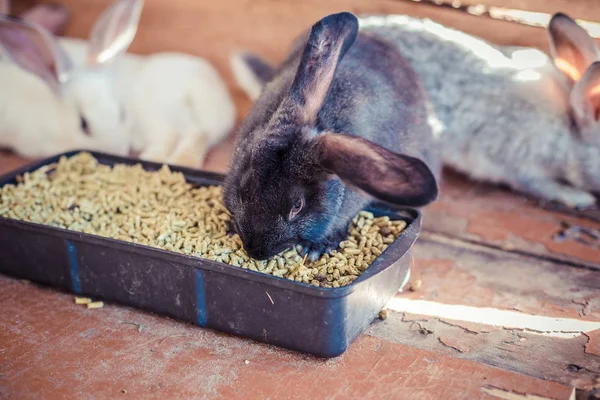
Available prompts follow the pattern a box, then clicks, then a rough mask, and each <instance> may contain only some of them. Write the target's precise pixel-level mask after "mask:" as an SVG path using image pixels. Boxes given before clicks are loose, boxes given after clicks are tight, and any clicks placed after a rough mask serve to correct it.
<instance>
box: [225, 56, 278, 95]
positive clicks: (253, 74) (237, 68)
mask: <svg viewBox="0 0 600 400" xmlns="http://www.w3.org/2000/svg"><path fill="white" fill-rule="evenodd" d="M230 63H231V70H232V72H233V75H234V77H235V80H236V81H237V84H238V85H239V86H240V87H241V88H242V89H243V90H244V92H246V95H247V96H248V97H249V98H250V99H251V100H256V99H257V98H258V96H259V95H260V93H261V92H262V89H263V87H264V86H265V85H266V84H267V82H269V81H270V80H271V79H273V76H274V75H275V69H274V68H273V66H272V65H271V64H269V63H268V62H267V61H265V60H263V59H262V58H261V57H259V56H257V55H255V54H252V53H247V52H237V53H234V54H233V55H232V56H231V59H230Z"/></svg>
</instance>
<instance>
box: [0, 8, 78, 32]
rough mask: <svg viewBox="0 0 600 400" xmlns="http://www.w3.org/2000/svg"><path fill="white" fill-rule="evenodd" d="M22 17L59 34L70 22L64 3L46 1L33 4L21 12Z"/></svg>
mask: <svg viewBox="0 0 600 400" xmlns="http://www.w3.org/2000/svg"><path fill="white" fill-rule="evenodd" d="M1 1H2V0H0V2H1ZM20 17H21V18H22V19H23V20H25V21H27V22H29V23H31V24H37V25H39V26H41V27H42V28H44V29H46V30H47V31H48V32H50V33H52V34H54V35H57V34H59V33H60V32H62V31H63V29H64V28H65V26H66V25H67V23H68V22H69V19H70V14H69V10H67V7H65V6H63V5H62V4H58V3H46V4H38V5H36V6H33V7H32V8H30V9H29V10H27V11H25V12H24V13H23V14H21V15H20Z"/></svg>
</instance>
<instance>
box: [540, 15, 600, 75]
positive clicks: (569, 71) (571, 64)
mask: <svg viewBox="0 0 600 400" xmlns="http://www.w3.org/2000/svg"><path fill="white" fill-rule="evenodd" d="M548 33H549V35H550V45H551V50H552V58H553V59H554V64H555V65H556V67H557V68H558V69H559V70H561V71H562V72H563V73H564V74H565V75H567V76H568V77H569V78H570V79H571V80H572V81H573V82H577V81H578V80H579V79H581V77H582V75H583V74H584V73H585V71H586V70H587V69H588V67H589V66H590V65H592V63H593V62H594V61H596V60H598V50H597V48H596V44H595V43H594V39H592V38H591V37H590V35H589V34H588V33H587V32H586V30H585V29H583V28H582V27H581V26H579V25H578V24H577V22H575V21H573V20H572V19H571V18H569V17H568V16H566V15H565V14H562V13H558V14H555V15H554V16H553V17H552V19H551V20H550V23H549V24H548Z"/></svg>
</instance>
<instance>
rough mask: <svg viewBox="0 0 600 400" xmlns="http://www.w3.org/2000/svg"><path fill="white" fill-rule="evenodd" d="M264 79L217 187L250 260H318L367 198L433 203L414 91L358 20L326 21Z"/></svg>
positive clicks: (423, 108)
mask: <svg viewBox="0 0 600 400" xmlns="http://www.w3.org/2000/svg"><path fill="white" fill-rule="evenodd" d="M256 60H257V64H256V67H257V71H260V68H261V65H262V64H261V62H260V60H259V59H256ZM263 72H265V73H266V74H267V75H268V77H265V81H266V80H268V81H269V83H267V84H266V85H265V87H264V89H262V90H261V94H260V96H259V97H258V99H257V100H256V103H255V104H254V107H253V108H252V110H251V111H250V113H249V115H248V116H247V118H246V119H245V121H244V122H243V124H242V126H241V127H240V130H239V132H238V138H237V143H236V148H235V152H234V155H233V157H232V163H231V166H230V170H229V173H228V175H227V178H226V180H225V189H224V198H225V204H226V206H227V207H228V208H229V210H230V211H231V213H232V215H233V218H232V220H233V225H234V228H235V230H236V232H237V233H238V234H239V235H240V237H241V239H242V242H243V244H244V248H245V250H246V251H247V252H248V254H249V255H250V256H251V257H254V258H257V259H265V258H268V257H270V256H272V255H275V254H277V253H279V252H281V251H283V250H285V249H286V248H288V247H291V246H294V245H297V244H300V245H302V247H303V251H304V253H307V254H309V256H310V258H311V259H313V260H314V259H316V258H318V257H319V256H320V255H321V254H322V253H324V252H326V251H329V250H331V249H333V248H337V246H338V244H339V242H340V241H341V240H342V239H343V238H344V237H345V236H346V235H347V227H348V224H349V222H350V221H351V219H352V217H354V215H356V214H357V213H358V211H360V210H361V209H363V208H364V207H365V206H367V205H368V204H369V203H371V202H372V201H373V199H377V200H380V201H384V202H388V203H392V204H398V205H407V206H414V207H418V206H423V205H425V204H428V203H430V202H431V201H433V200H435V198H436V197H437V191H438V188H437V181H436V177H437V176H439V173H440V160H439V156H438V150H437V146H436V145H437V143H436V139H435V135H434V132H433V130H432V127H431V123H430V122H431V120H430V109H431V107H430V106H429V105H428V103H427V99H426V97H425V94H424V89H423V88H422V84H421V82H420V80H419V78H418V76H417V74H416V73H415V72H414V71H413V69H412V68H411V67H410V65H409V64H408V62H407V61H406V60H405V59H404V58H403V57H402V56H401V55H400V53H399V52H398V51H397V49H396V48H395V47H394V46H392V45H391V44H390V43H388V42H387V41H385V40H383V39H382V38H381V37H380V36H379V35H377V34H376V33H374V32H373V31H371V30H369V29H362V28H361V29H360V30H359V26H358V20H357V19H356V17H355V16H353V15H352V14H350V13H340V14H334V15H330V16H328V17H325V18H324V19H322V20H321V21H319V22H317V23H316V24H315V25H314V26H313V27H312V29H311V30H310V33H309V34H308V35H303V36H302V37H301V38H300V39H298V40H297V41H296V42H295V43H294V45H293V46H292V51H291V53H290V55H289V57H288V58H287V59H286V60H285V61H284V62H283V64H282V65H281V66H280V67H279V68H278V69H277V70H271V69H269V68H267V69H266V70H264V71H263Z"/></svg>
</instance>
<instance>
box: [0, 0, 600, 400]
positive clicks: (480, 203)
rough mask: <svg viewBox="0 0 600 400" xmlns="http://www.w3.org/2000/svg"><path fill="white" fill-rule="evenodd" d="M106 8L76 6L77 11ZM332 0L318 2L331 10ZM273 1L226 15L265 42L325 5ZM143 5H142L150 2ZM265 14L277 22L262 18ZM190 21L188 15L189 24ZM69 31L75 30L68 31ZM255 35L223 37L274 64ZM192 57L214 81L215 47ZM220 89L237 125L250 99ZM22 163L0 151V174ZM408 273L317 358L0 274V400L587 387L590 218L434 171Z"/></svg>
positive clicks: (554, 392) (277, 52) (597, 277)
mask: <svg viewBox="0 0 600 400" xmlns="http://www.w3.org/2000/svg"><path fill="white" fill-rule="evenodd" d="M498 1H500V0H498ZM489 2H492V3H493V0H489ZM65 3H69V4H71V3H73V4H74V0H71V1H65ZM87 3H88V2H86V5H87ZM105 3H106V2H105V1H101V0H94V1H90V2H89V9H88V11H86V12H88V13H90V15H92V14H93V13H94V12H95V11H97V10H98V9H99V8H100V6H101V5H103V4H105ZM184 3H186V1H185V0H174V1H173V2H171V3H170V4H171V7H172V10H173V11H172V14H170V16H171V17H172V18H175V17H174V16H176V17H177V18H178V21H180V23H181V24H182V27H180V28H174V29H184V28H185V27H188V28H189V29H191V26H192V25H194V26H195V25H199V24H201V23H202V24H204V23H206V24H210V26H211V29H215V30H217V31H219V29H220V32H221V33H222V34H225V31H226V30H227V29H231V28H227V27H226V26H225V25H223V26H219V24H218V21H219V18H220V20H221V21H224V20H225V17H224V16H223V15H224V14H225V13H226V12H227V11H228V10H227V9H226V6H225V5H224V4H223V3H227V2H223V3H220V2H196V3H194V4H195V6H194V7H196V8H195V10H196V12H197V14H194V13H189V15H188V13H187V12H184V10H185V7H184V5H185V4H184ZM281 3H289V2H281ZM346 3H347V2H344V1H342V0H336V1H335V2H332V4H333V5H331V6H330V7H331V9H332V10H331V11H335V10H336V9H337V8H339V7H340V5H343V4H346ZM513 3H519V2H515V1H513ZM531 3H535V4H541V3H540V2H539V1H537V2H536V1H533V0H532V1H531ZM554 3H556V2H554ZM279 4H280V2H270V1H264V0H263V1H246V2H241V3H240V7H242V8H243V9H244V10H245V11H246V16H245V18H246V19H247V20H250V21H253V23H259V22H260V23H261V24H266V23H267V22H266V20H267V17H266V16H265V13H267V10H269V11H268V12H269V14H268V15H269V18H268V20H269V21H274V22H273V25H274V26H275V28H273V30H272V32H271V35H272V36H275V37H278V36H281V37H282V39H278V40H283V39H286V40H287V38H288V37H291V35H292V34H291V33H290V32H292V31H294V30H295V29H296V28H298V29H300V26H301V25H304V23H305V22H306V21H308V20H312V19H316V18H318V16H320V15H321V14H322V13H324V12H321V11H322V9H323V8H327V7H329V6H327V7H324V6H317V5H316V3H315V2H313V1H312V0H311V1H307V2H302V4H299V3H298V6H297V9H296V10H295V11H294V12H295V13H296V14H298V15H299V17H298V19H297V20H296V19H292V18H291V17H290V12H289V11H288V10H287V9H285V8H284V7H283V6H281V8H279V7H280V5H279ZM575 4H578V5H579V4H580V2H575ZM74 7H76V5H74ZM147 7H148V8H149V9H150V10H156V9H157V8H158V0H148V1H147ZM288 7H289V4H288ZM352 7H353V9H354V10H355V11H356V10H363V11H371V12H377V11H381V12H383V11H389V10H390V9H391V10H394V11H396V12H411V13H412V14H415V15H427V16H431V17H432V18H437V19H439V20H441V21H442V22H445V21H446V22H448V23H449V24H454V25H461V24H462V25H461V26H463V27H464V28H465V30H471V31H472V32H473V33H478V32H482V34H484V35H488V36H490V37H491V39H495V41H497V42H505V43H515V42H516V43H518V44H532V43H533V44H535V43H538V44H539V45H540V47H543V46H544V44H543V43H544V39H543V38H544V33H543V31H542V30H539V29H536V28H522V29H521V28H515V27H514V26H513V25H512V24H509V23H505V22H501V23H500V22H498V21H492V22H490V24H491V25H492V26H495V27H496V28H498V29H491V28H490V29H488V30H485V29H483V25H485V24H483V23H481V21H479V20H478V21H477V22H476V23H471V22H473V21H475V20H474V19H473V18H475V17H472V16H463V15H460V16H457V15H456V14H449V13H451V11H444V12H440V11H437V9H431V8H427V7H429V6H424V7H422V8H419V7H418V6H417V5H413V4H408V3H405V2H402V1H384V0H376V1H373V2H372V3H368V4H367V3H365V2H355V3H352ZM378 8H379V9H380V10H379V9H378ZM273 9H275V11H274V10H273ZM319 10H320V11H319ZM590 10H591V11H590V12H592V11H594V10H595V9H594V8H593V7H592V8H590ZM200 11H203V12H205V14H203V13H201V12H200ZM327 11H329V10H327ZM276 12H279V13H280V18H272V17H271V15H273V13H276ZM594 12H595V11H594ZM229 14H230V15H231V17H230V21H229V23H230V24H234V25H235V24H237V23H239V24H244V23H245V22H244V21H245V20H244V19H243V18H242V16H240V15H239V14H240V11H239V10H233V11H230V12H229ZM85 15H87V14H85ZM190 15H201V17H199V18H198V21H197V23H196V24H193V23H192V22H193V21H192V19H191V18H192V17H191V16H190ZM147 18H148V19H149V20H150V21H149V22H148V24H149V25H152V24H153V23H154V24H156V23H158V22H157V21H156V20H155V19H152V17H151V16H149V17H147ZM214 18H217V19H216V20H215V19H214ZM261 18H262V19H261ZM599 19H600V18H599ZM306 23H307V22H306ZM286 24H288V25H291V26H287V28H286V27H285V25H286ZM83 26H85V22H81V20H78V21H76V22H74V25H73V27H72V28H71V29H72V32H75V35H77V34H78V32H82V31H83V29H82V27H83ZM230 26H231V25H230ZM263 26H264V25H260V24H259V25H257V27H256V30H257V31H256V32H249V33H248V34H247V35H244V34H241V33H234V34H232V35H233V36H235V37H236V38H237V40H239V41H240V43H241V44H242V45H244V44H254V45H256V46H258V45H260V46H261V48H263V49H265V52H266V53H267V54H268V55H270V56H271V57H272V58H273V59H277V58H278V57H280V56H281V55H282V51H281V50H282V49H281V48H280V46H276V45H275V44H272V45H269V44H268V43H269V41H270V40H271V36H269V35H267V34H266V31H265V30H264V29H263V28H261V27H263ZM284 28H285V29H284ZM186 29H187V28H186ZM146 32H147V31H144V30H141V31H140V33H139V35H138V36H140V35H141V36H140V39H139V41H138V44H137V46H138V49H139V50H140V51H142V52H143V51H145V50H144V49H147V48H148V47H146V48H144V46H148V44H147V43H149V42H148V41H147V40H150V38H151V37H153V38H154V40H156V41H158V43H155V46H156V47H160V46H163V45H164V46H166V47H169V48H170V47H177V45H176V44H174V43H172V45H171V44H169V43H168V40H170V39H167V38H163V37H162V36H160V35H158V36H152V35H151V34H150V33H146ZM198 35H199V36H202V35H204V36H202V37H203V38H207V36H206V34H205V33H199V34H198ZM215 40H216V39H215ZM234 40H236V39H235V38H234V39H229V38H227V39H223V40H222V41H223V42H224V43H226V46H231V45H233V43H236V42H235V41H234ZM179 46H180V47H181V46H184V45H183V44H179ZM270 46H272V47H270ZM196 52H198V51H196ZM206 54H207V57H209V58H210V59H211V60H213V61H214V62H215V63H216V64H217V65H219V66H220V68H221V69H222V70H223V71H225V70H226V58H224V57H223V55H222V54H221V53H219V52H218V51H217V50H215V49H214V47H213V48H207V49H206ZM224 74H227V73H226V72H224ZM227 79H228V82H229V83H230V85H231V87H232V90H233V92H234V95H235V96H236V102H237V104H238V105H239V107H240V110H241V111H240V115H241V116H243V115H244V114H245V112H246V111H247V109H248V107H249V105H250V104H249V102H248V101H247V99H245V98H243V97H242V96H241V93H240V92H239V90H237V88H235V87H234V85H233V84H232V82H231V80H230V78H227ZM231 150H232V138H229V139H228V140H227V141H226V142H224V143H223V144H221V145H220V146H219V147H218V148H216V149H214V150H213V151H212V152H211V154H210V156H209V159H208V160H207V163H206V165H205V166H204V168H205V169H208V170H212V171H218V172H224V171H226V169H227V164H228V160H229V157H230V154H231ZM24 162H25V160H22V159H20V158H18V157H15V156H14V155H10V154H7V153H0V173H2V172H6V171H8V170H11V169H13V168H16V167H17V166H19V165H21V164H23V163H24ZM413 265H414V267H413V272H412V279H413V282H414V281H416V280H420V281H422V286H421V287H420V288H419V289H418V290H416V291H414V292H412V291H408V292H406V293H399V294H398V295H397V296H396V297H395V298H394V299H393V300H392V301H391V302H390V304H389V309H390V316H389V318H388V319H386V320H385V321H376V322H375V323H374V324H373V325H372V326H371V327H370V328H369V329H368V331H367V332H366V333H365V334H363V335H362V336H361V337H360V338H359V339H358V340H357V342H356V343H355V344H354V345H353V346H352V347H351V348H350V350H349V351H348V352H347V353H346V354H345V355H343V356H342V357H340V358H337V359H334V360H329V361H324V360H320V359H316V358H313V357H309V356H306V355H302V354H298V353H294V352H289V351H285V350H281V349H277V348H273V347H269V346H265V345H262V344H257V343H254V342H251V341H248V340H244V339H240V338H236V337H232V336H230V335H226V334H221V333H217V332H213V331H210V330H206V329H200V328H197V327H194V326H190V325H187V324H183V323H179V322H176V321H172V320H169V319H166V318H162V317H159V316H155V315H151V314H147V313H144V312H140V311H137V310H133V309H129V308H126V307H121V306H119V305H116V304H109V305H107V306H105V307H104V308H102V309H98V310H87V309H85V308H82V307H80V306H77V305H75V304H74V302H73V297H72V296H71V295H69V294H65V293H59V292H56V291H53V290H51V289H48V288H43V287H38V286H36V285H34V284H31V283H24V282H20V281H18V280H15V279H12V278H9V277H4V276H0V305H1V306H0V398H18V399H29V398H31V399H34V398H99V399H102V398H116V397H120V396H122V397H127V396H129V397H131V398H298V399H300V398H310V397H314V398H317V399H318V398H328V399H330V398H339V399H346V398H361V399H363V398H369V399H386V398H393V399H398V398H406V399H573V398H575V397H574V396H575V394H576V392H577V398H579V399H583V398H592V397H587V396H591V393H592V392H593V391H594V388H598V389H600V211H599V210H591V211H588V212H585V213H578V212H574V211H572V210H567V209H563V208H560V207H557V206H556V205H552V204H538V203H536V202H534V201H531V200H530V199H527V198H524V197H523V196H520V195H517V194H514V193H511V192H510V191H508V190H505V189H503V188H498V187H494V186H489V185H485V184H480V183H474V182H471V181H469V180H468V179H465V178H464V177H462V176H459V175H457V174H455V173H452V172H449V171H448V172H447V173H446V174H445V180H444V183H443V187H442V196H441V198H440V200H439V201H437V202H436V203H434V204H432V205H431V206H429V207H428V208H427V209H426V210H425V215H424V231H423V233H422V235H421V237H420V239H419V240H418V242H417V245H416V247H415V254H414V263H413ZM533 396H538V397H533Z"/></svg>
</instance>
